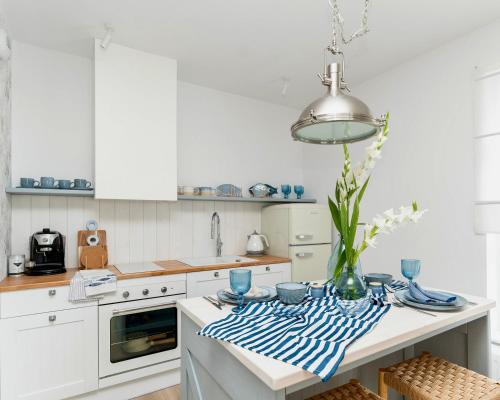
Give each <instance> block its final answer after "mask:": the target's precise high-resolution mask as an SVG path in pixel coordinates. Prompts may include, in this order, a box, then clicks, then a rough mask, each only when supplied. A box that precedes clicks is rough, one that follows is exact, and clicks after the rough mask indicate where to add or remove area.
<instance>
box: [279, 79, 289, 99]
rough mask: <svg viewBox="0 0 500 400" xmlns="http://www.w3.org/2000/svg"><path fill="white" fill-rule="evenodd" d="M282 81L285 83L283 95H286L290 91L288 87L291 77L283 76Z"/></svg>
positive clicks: (282, 90) (282, 89)
mask: <svg viewBox="0 0 500 400" xmlns="http://www.w3.org/2000/svg"><path fill="white" fill-rule="evenodd" d="M281 82H282V83H283V87H282V88H281V95H282V96H286V94H287V93H288V88H289V87H290V78H286V77H283V78H281Z"/></svg>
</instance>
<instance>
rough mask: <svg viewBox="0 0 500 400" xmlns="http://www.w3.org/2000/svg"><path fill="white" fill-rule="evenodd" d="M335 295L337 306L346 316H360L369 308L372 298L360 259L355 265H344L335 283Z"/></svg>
mask: <svg viewBox="0 0 500 400" xmlns="http://www.w3.org/2000/svg"><path fill="white" fill-rule="evenodd" d="M335 295H336V296H337V306H338V307H339V309H340V311H342V313H343V314H344V315H346V316H356V315H359V314H361V313H362V312H364V311H365V310H366V309H367V308H368V306H369V305H370V297H369V293H368V290H367V286H366V283H365V280H364V278H363V272H362V270H361V262H360V261H359V259H358V261H357V262H356V264H355V265H348V264H347V263H345V264H344V266H343V267H342V272H341V273H340V277H339V278H338V279H337V280H336V281H335Z"/></svg>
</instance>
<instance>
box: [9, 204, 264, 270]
mask: <svg viewBox="0 0 500 400" xmlns="http://www.w3.org/2000/svg"><path fill="white" fill-rule="evenodd" d="M261 207H262V205H261V204H253V203H235V202H221V201H217V202H213V201H178V202H154V201H123V200H95V199H92V198H84V197H62V196H61V197H59V196H12V254H26V255H28V254H29V236H30V235H31V234H32V233H33V232H35V231H39V230H41V229H42V228H46V227H49V228H51V229H53V230H56V231H59V232H61V233H62V234H63V235H65V236H66V264H67V265H68V266H76V265H77V244H76V243H77V232H78V230H82V229H85V223H86V221H88V220H89V219H96V220H97V221H98V222H99V228H100V229H105V230H106V233H107V238H108V252H109V262H110V263H117V262H137V261H151V260H158V259H175V258H179V257H197V256H206V255H215V241H214V240H211V239H210V221H211V216H212V213H213V212H214V211H217V212H218V213H219V215H220V218H221V237H222V241H223V243H224V245H223V248H222V251H223V254H244V253H245V249H246V241H247V235H248V234H250V233H252V232H253V230H254V229H255V230H257V231H259V230H260V214H261Z"/></svg>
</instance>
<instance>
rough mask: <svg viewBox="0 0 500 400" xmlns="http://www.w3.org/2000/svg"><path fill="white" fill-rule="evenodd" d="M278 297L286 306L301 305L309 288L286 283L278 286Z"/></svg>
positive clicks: (294, 283) (300, 284)
mask: <svg viewBox="0 0 500 400" xmlns="http://www.w3.org/2000/svg"><path fill="white" fill-rule="evenodd" d="M276 291H277V292H278V297H279V299H280V300H281V302H282V303H285V304H299V303H300V302H301V301H302V299H303V298H304V296H305V295H306V291H307V286H306V285H304V284H302V283H296V282H284V283H278V284H277V285H276Z"/></svg>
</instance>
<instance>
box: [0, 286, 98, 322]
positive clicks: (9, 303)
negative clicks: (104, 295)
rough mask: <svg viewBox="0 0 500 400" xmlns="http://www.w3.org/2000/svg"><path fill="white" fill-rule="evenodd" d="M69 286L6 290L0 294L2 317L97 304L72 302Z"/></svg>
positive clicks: (94, 302) (95, 303)
mask: <svg viewBox="0 0 500 400" xmlns="http://www.w3.org/2000/svg"><path fill="white" fill-rule="evenodd" d="M68 295H69V286H56V287H48V288H42V289H28V290H19V291H15V292H5V293H2V294H1V295H0V318H11V317H18V316H21V315H29V314H38V313H43V312H48V311H57V310H68V309H71V308H81V307H86V306H94V305H97V301H93V302H88V303H71V302H70V301H69V300H68Z"/></svg>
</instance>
